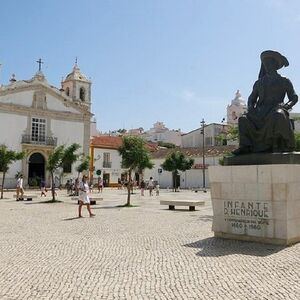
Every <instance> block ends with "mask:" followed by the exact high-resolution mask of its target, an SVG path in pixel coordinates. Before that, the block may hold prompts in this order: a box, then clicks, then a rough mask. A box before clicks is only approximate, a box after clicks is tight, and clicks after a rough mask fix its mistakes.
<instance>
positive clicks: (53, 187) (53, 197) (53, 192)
mask: <svg viewBox="0 0 300 300" xmlns="http://www.w3.org/2000/svg"><path fill="white" fill-rule="evenodd" d="M51 181H52V184H51V193H52V201H55V186H54V174H53V172H51Z"/></svg>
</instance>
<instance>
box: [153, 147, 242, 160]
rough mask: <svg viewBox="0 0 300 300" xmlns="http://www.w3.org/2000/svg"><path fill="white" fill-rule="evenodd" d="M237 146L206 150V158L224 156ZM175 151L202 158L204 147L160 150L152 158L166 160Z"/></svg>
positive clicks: (208, 148) (207, 148)
mask: <svg viewBox="0 0 300 300" xmlns="http://www.w3.org/2000/svg"><path fill="white" fill-rule="evenodd" d="M236 148H237V146H214V147H206V148H205V156H222V155H224V154H226V153H229V152H231V151H233V150H234V149H236ZM173 151H179V152H182V153H183V154H185V155H186V156H188V157H199V156H200V157H201V156H202V147H201V148H179V147H178V148H173V149H166V148H160V149H159V150H157V151H154V152H152V153H151V156H152V158H165V157H166V156H167V155H168V154H169V153H171V152H173Z"/></svg>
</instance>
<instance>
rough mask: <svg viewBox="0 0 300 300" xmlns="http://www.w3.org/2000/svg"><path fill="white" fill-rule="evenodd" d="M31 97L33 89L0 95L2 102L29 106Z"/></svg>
mask: <svg viewBox="0 0 300 300" xmlns="http://www.w3.org/2000/svg"><path fill="white" fill-rule="evenodd" d="M32 99H33V91H23V92H19V93H11V94H7V95H3V96H1V97H0V102H2V103H12V104H19V105H24V106H28V107H31V105H32Z"/></svg>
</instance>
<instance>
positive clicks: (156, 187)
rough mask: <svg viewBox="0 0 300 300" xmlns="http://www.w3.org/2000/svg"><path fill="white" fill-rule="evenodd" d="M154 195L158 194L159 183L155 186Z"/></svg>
mask: <svg viewBox="0 0 300 300" xmlns="http://www.w3.org/2000/svg"><path fill="white" fill-rule="evenodd" d="M155 192H156V196H159V184H157V185H156V186H155Z"/></svg>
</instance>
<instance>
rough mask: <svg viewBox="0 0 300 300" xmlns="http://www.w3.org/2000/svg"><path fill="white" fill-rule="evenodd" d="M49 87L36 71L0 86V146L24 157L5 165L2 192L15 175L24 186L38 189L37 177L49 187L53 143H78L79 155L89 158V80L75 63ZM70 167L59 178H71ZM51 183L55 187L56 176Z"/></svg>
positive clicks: (72, 170)
mask: <svg viewBox="0 0 300 300" xmlns="http://www.w3.org/2000/svg"><path fill="white" fill-rule="evenodd" d="M61 85H62V86H61V88H56V87H54V86H52V85H50V84H49V83H48V82H47V80H46V78H45V76H44V74H43V73H42V71H41V67H39V71H38V72H37V73H36V74H35V75H34V77H33V78H32V79H30V80H16V79H15V78H14V76H13V77H12V78H11V79H10V82H9V84H7V85H2V86H1V87H0V126H1V131H0V144H4V145H6V146H7V147H8V148H9V149H11V150H14V151H24V152H25V157H24V159H23V160H22V161H17V162H15V163H13V164H11V165H10V169H9V171H8V174H7V175H6V180H5V183H6V184H5V188H12V187H15V175H16V174H17V173H18V172H20V173H22V174H23V177H24V185H25V187H26V186H35V185H38V184H39V182H40V180H41V179H44V180H45V181H46V183H47V184H49V183H50V174H49V172H48V171H47V169H46V162H47V159H48V156H49V154H50V153H51V151H52V150H53V149H54V148H55V147H56V146H58V145H65V146H69V145H71V144H72V143H78V144H79V145H80V146H81V149H80V151H81V152H83V153H84V154H86V155H88V154H89V144H90V122H91V117H92V113H91V82H90V80H88V79H87V78H86V77H85V76H84V75H83V74H82V73H81V71H80V69H79V67H78V66H77V63H76V64H75V66H74V67H73V70H72V72H71V73H70V74H68V75H67V76H66V78H65V79H64V80H63V81H62V83H61ZM75 167H76V166H75V165H73V166H71V167H70V168H69V169H68V170H64V177H66V178H68V177H69V178H72V177H75V176H76V171H75ZM56 182H57V183H61V178H60V176H59V174H56Z"/></svg>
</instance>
